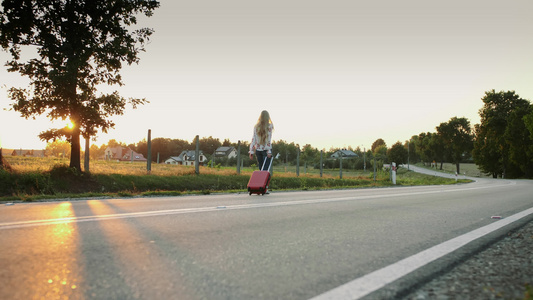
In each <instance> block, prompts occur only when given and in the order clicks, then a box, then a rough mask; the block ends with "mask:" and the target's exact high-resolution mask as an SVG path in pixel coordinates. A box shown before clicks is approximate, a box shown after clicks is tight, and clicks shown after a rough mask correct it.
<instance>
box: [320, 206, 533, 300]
mask: <svg viewBox="0 0 533 300" xmlns="http://www.w3.org/2000/svg"><path fill="white" fill-rule="evenodd" d="M530 214H533V208H530V209H527V210H524V211H522V212H519V213H517V214H514V215H512V216H510V217H507V218H505V219H501V220H499V221H496V222H494V223H492V224H489V225H486V226H484V227H481V228H479V229H476V230H473V231H471V232H468V233H465V234H463V235H461V236H458V237H456V238H453V239H451V240H448V241H446V242H443V243H441V244H439V245H436V246H433V247H431V248H429V249H427V250H424V251H422V252H419V253H417V254H415V255H412V256H410V257H407V258H405V259H402V260H400V261H398V262H396V263H394V264H391V265H389V266H387V267H384V268H382V269H379V270H376V271H374V272H372V273H369V274H367V275H365V276H363V277H359V278H357V279H355V280H353V281H350V282H348V283H346V284H344V285H341V286H339V287H337V288H335V289H332V290H330V291H328V292H325V293H324V294H321V295H318V296H316V297H314V298H312V299H311V300H329V299H335V300H343V299H350V300H353V299H360V298H362V297H364V296H367V295H369V294H370V293H372V292H375V291H377V290H379V289H381V288H383V287H385V286H386V285H387V284H390V283H392V282H394V281H396V280H398V279H400V278H401V277H403V276H405V275H407V274H409V273H411V272H413V271H415V270H416V269H418V268H420V267H423V266H425V265H427V264H429V263H431V262H433V261H435V260H437V259H439V258H441V257H443V256H445V255H447V254H450V253H452V252H453V251H455V250H458V249H459V248H461V247H463V246H465V245H466V244H468V243H470V242H472V241H474V240H476V239H478V238H481V237H483V236H485V235H487V234H489V233H491V232H494V231H496V230H498V229H500V228H502V227H504V226H507V225H509V224H511V223H513V222H516V221H518V220H520V219H522V218H524V217H526V216H529V215H530Z"/></svg>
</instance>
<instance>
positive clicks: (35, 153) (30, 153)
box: [2, 149, 46, 157]
mask: <svg viewBox="0 0 533 300" xmlns="http://www.w3.org/2000/svg"><path fill="white" fill-rule="evenodd" d="M2 155H3V156H23V157H45V156H46V150H33V149H2Z"/></svg>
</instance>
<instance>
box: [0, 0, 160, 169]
mask: <svg viewBox="0 0 533 300" xmlns="http://www.w3.org/2000/svg"><path fill="white" fill-rule="evenodd" d="M157 7H159V2H158V1H154V0H136V1H128V0H116V1H103V0H94V1H84V0H55V1H41V0H25V1H20V0H3V1H2V7H1V11H0V46H1V47H2V48H3V49H5V50H8V51H9V53H10V54H11V56H12V60H11V61H9V62H7V63H6V66H7V67H8V71H9V72H18V73H20V74H21V75H23V76H27V77H29V79H30V85H31V88H30V89H25V88H15V87H12V88H10V89H9V97H10V98H11V99H12V100H13V101H14V103H13V104H12V109H14V110H15V111H18V112H20V114H21V115H22V116H23V117H25V118H30V117H33V118H35V116H37V115H42V114H46V116H47V117H49V118H50V119H52V120H55V119H63V120H65V119H67V118H68V119H70V121H71V122H72V123H73V124H74V126H73V127H72V128H69V127H65V128H59V129H50V130H47V131H44V132H41V134H40V135H39V137H40V138H41V139H43V140H50V139H56V138H61V137H65V138H67V140H68V141H69V142H70V144H71V154H72V155H71V160H70V167H73V168H77V169H78V170H80V169H81V167H80V141H79V139H80V135H83V136H84V137H85V138H89V137H91V136H94V135H95V134H96V132H97V131H98V130H102V132H107V130H109V129H110V128H113V127H114V125H115V124H114V123H113V121H112V120H110V117H111V116H113V115H121V114H123V113H124V110H125V106H126V104H128V103H129V104H131V105H132V106H133V107H134V108H135V107H136V106H137V105H140V104H144V103H146V102H147V101H146V100H145V99H125V98H123V97H121V96H120V95H119V94H118V92H113V93H110V94H100V95H97V88H98V86H99V85H101V84H108V85H116V84H118V85H122V84H123V82H122V78H121V76H120V74H119V71H120V69H121V68H122V64H123V63H127V64H133V63H138V62H139V57H138V54H139V53H140V52H142V51H144V50H145V49H144V45H145V44H146V42H147V41H148V40H149V37H150V36H151V35H152V33H153V30H152V29H150V28H140V29H136V30H133V31H129V30H128V29H127V28H128V27H129V26H131V25H135V24H136V23H137V17H136V16H137V14H144V15H146V16H151V15H152V13H153V10H155V9H156V8H157ZM26 48H29V49H33V50H36V51H37V57H35V58H32V59H30V60H28V61H26V62H23V61H21V57H22V56H21V53H22V49H26Z"/></svg>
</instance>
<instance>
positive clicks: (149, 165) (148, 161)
mask: <svg viewBox="0 0 533 300" xmlns="http://www.w3.org/2000/svg"><path fill="white" fill-rule="evenodd" d="M147 144H148V157H147V158H146V171H148V173H150V172H151V171H152V129H148V140H147Z"/></svg>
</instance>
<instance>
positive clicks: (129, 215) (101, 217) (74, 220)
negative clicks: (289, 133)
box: [0, 181, 515, 230]
mask: <svg viewBox="0 0 533 300" xmlns="http://www.w3.org/2000/svg"><path fill="white" fill-rule="evenodd" d="M513 184H515V182H512V181H511V182H505V183H503V184H502V185H499V184H495V185H483V186H469V187H464V188H458V189H449V190H442V189H436V190H430V191H412V189H410V188H405V189H404V188H401V189H395V190H394V191H395V192H396V193H389V194H386V195H383V194H379V195H365V196H350V197H339V198H322V199H309V200H297V201H285V202H267V203H252V204H241V205H228V206H225V205H221V206H217V207H197V208H179V209H168V210H157V211H143V212H132V213H120V214H108V215H97V216H85V217H68V218H59V219H47V220H30V221H19V222H7V223H0V230H7V229H17V228H27V227H35V226H46V225H57V224H65V223H82V222H95V221H103V220H116V219H126V218H139V217H150V216H163V215H177V214H189V213H200V212H214V211H219V212H220V211H228V210H237V209H250V208H264V207H277V206H292V205H305V204H318V203H328V202H340V201H355V200H368V199H378V198H390V197H400V196H402V197H405V196H414V195H425V194H439V193H453V192H464V191H470V190H478V189H488V188H495V187H502V186H510V185H513ZM413 188H417V187H413ZM425 188H427V186H426V187H425ZM375 191H376V192H379V191H380V190H379V189H376V190H375ZM381 191H392V190H381ZM405 191H408V192H405ZM221 207H224V209H221Z"/></svg>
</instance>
